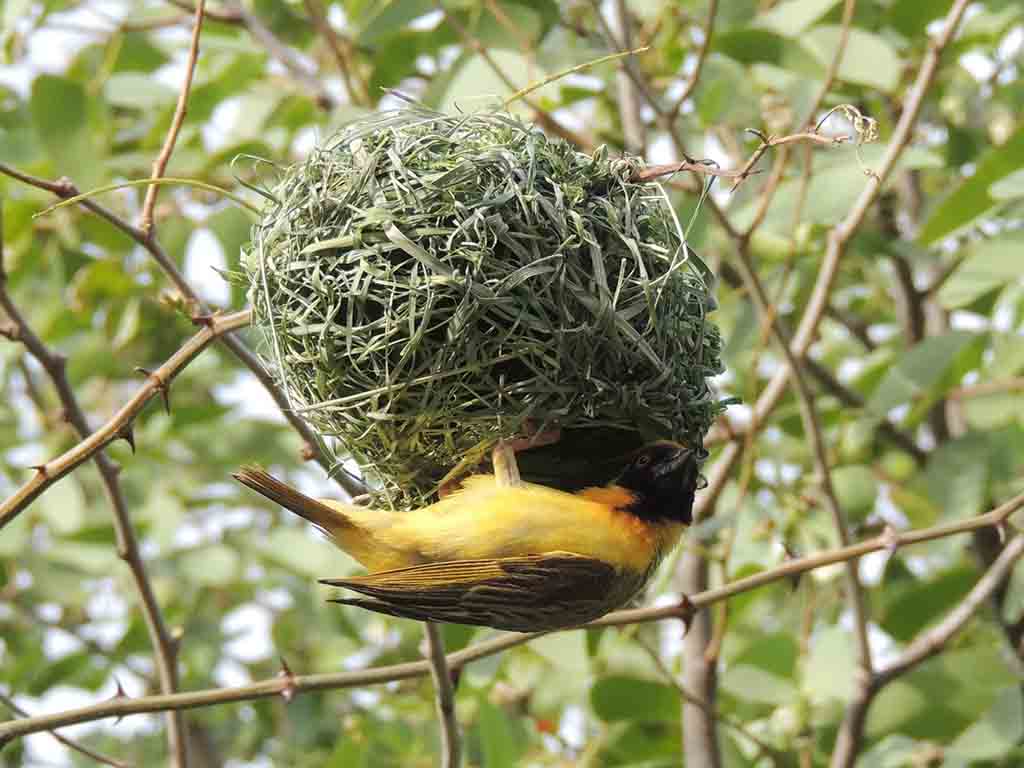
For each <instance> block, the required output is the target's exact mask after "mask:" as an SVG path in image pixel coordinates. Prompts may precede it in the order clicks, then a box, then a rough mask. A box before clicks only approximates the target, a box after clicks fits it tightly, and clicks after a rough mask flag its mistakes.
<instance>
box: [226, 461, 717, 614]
mask: <svg viewBox="0 0 1024 768" xmlns="http://www.w3.org/2000/svg"><path fill="white" fill-rule="evenodd" d="M705 456H706V453H704V451H703V450H702V449H698V450H696V451H695V450H691V449H689V448H686V447H684V446H682V445H679V444H677V443H671V442H658V443H653V444H651V445H647V446H645V447H643V448H641V449H639V450H638V451H636V452H634V453H633V454H631V455H629V456H628V457H626V458H625V459H624V464H623V465H621V467H620V468H619V470H618V472H617V473H616V474H615V475H614V477H613V478H612V479H611V481H610V482H609V483H608V484H607V485H604V486H601V487H593V488H586V489H584V490H582V491H579V492H578V493H566V492H564V491H559V490H555V489H553V488H548V487H546V486H543V485H535V484H531V483H524V482H521V481H519V478H518V470H517V469H516V465H515V458H514V457H513V456H511V454H505V455H503V454H502V453H501V452H500V451H496V452H495V461H494V464H495V475H474V476H472V477H469V478H467V479H466V480H465V481H464V482H463V485H462V488H461V489H460V490H457V491H455V492H454V493H452V494H450V495H448V496H446V497H445V498H443V499H442V500H440V501H438V502H437V503H435V504H431V505H430V506H427V507H423V508H421V509H417V510H413V511H411V512H393V511H388V510H381V509H367V508H365V507H358V506H353V505H349V504H343V503H340V502H337V501H331V500H329V499H322V500H317V499H313V498H310V497H309V496H306V495H304V494H302V493H300V492H299V491H297V490H295V489H294V488H291V487H290V486H288V485H286V484H284V483H282V482H281V481H279V480H277V479H275V478H273V477H271V476H270V475H268V474H267V473H266V472H264V471H262V470H261V469H258V468H254V467H245V468H243V469H242V470H241V471H240V472H238V473H237V474H236V475H235V478H236V479H237V480H239V481H240V482H241V483H243V484H245V485H247V486H248V487H250V488H252V489H253V490H255V491H258V492H259V493H261V494H263V495H264V496H266V497H267V498H268V499H270V500H271V501H274V502H276V503H277V504H280V505H281V506H283V507H285V508H287V509H289V510H291V511H292V512H294V513H296V514H297V515H300V516H301V517H304V518H305V519H306V520H309V521H310V522H311V523H313V524H314V525H316V526H317V527H318V528H320V529H321V530H322V531H323V532H324V533H325V534H326V535H327V536H328V537H329V538H330V539H331V541H332V542H334V544H335V545H337V546H338V547H339V548H341V549H343V550H344V551H345V552H347V553H348V554H349V555H351V556H352V557H354V558H355V559H356V560H358V561H359V562H360V563H362V564H363V565H364V566H365V567H366V568H367V569H368V570H369V571H370V573H369V574H368V575H366V576H354V577H352V578H347V579H321V583H324V584H329V585H331V586H337V587H345V588H346V589H350V590H353V591H356V592H359V593H362V594H363V595H366V596H367V597H365V598H356V599H339V600H334V601H333V602H338V603H343V604H347V605H358V606H361V607H363V608H367V609H370V610H372V611H378V612H380V613H386V614H390V615H392V616H402V617H406V618H411V619H418V620H420V621H437V622H455V623H458V624H477V625H482V626H488V627H495V628H498V629H508V630H514V631H518V632H533V631H538V630H549V629H558V628H562V627H570V626H577V625H580V624H585V623H586V622H588V621H591V620H593V619H596V618H598V617H599V616H602V615H603V614H605V613H607V612H608V611H610V610H613V609H615V608H618V607H620V606H622V605H624V604H625V603H627V602H628V601H629V600H630V599H631V598H632V597H633V596H634V595H636V593H637V592H638V591H639V590H640V589H641V588H642V587H643V585H644V584H645V583H646V582H647V579H648V578H649V577H650V575H651V574H652V573H653V572H654V569H655V568H656V567H657V565H658V563H659V562H660V561H661V559H662V557H663V556H664V555H665V554H667V553H668V552H669V551H670V550H671V549H672V548H673V547H674V546H675V545H676V543H677V542H678V541H679V537H680V535H681V534H682V531H683V528H684V526H686V525H687V524H689V523H690V520H691V510H692V507H693V497H694V492H695V491H696V489H697V484H698V481H699V479H700V471H699V470H700V461H701V460H702V459H703V458H704V457H705Z"/></svg>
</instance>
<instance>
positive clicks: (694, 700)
mask: <svg viewBox="0 0 1024 768" xmlns="http://www.w3.org/2000/svg"><path fill="white" fill-rule="evenodd" d="M638 643H639V644H640V647H641V648H642V649H643V650H644V652H645V653H646V654H647V656H648V658H649V659H650V660H651V663H652V664H654V666H655V667H656V668H657V670H658V672H660V673H661V676H662V677H664V678H665V680H666V681H667V682H668V684H669V685H671V686H672V687H673V688H675V689H676V692H677V693H678V694H679V697H680V698H682V699H683V700H685V701H687V702H689V703H690V704H693V705H694V706H696V707H700V708H701V709H703V710H704V712H705V713H706V714H707V715H708V717H712V718H714V719H715V720H717V721H718V722H720V723H722V724H723V725H726V726H728V727H729V728H731V729H732V730H734V731H736V733H738V734H739V735H740V736H741V737H742V738H744V739H747V740H748V741H749V742H751V743H752V744H754V745H755V746H756V747H757V748H758V749H759V750H760V751H761V753H762V754H763V755H765V756H767V757H768V758H769V759H770V760H771V761H772V764H773V765H779V764H781V763H783V762H784V759H785V754H784V753H783V752H782V751H781V750H779V749H777V748H776V747H773V746H772V745H771V744H769V743H768V742H767V741H765V740H764V739H761V738H760V737H758V736H757V735H756V734H754V733H751V731H750V729H749V728H747V726H746V725H745V724H744V723H743V722H741V721H740V720H737V719H736V718H734V717H730V716H729V715H727V714H725V713H724V712H720V711H718V710H716V709H713V708H712V707H711V706H710V705H709V704H708V703H707V702H706V701H704V700H703V699H701V698H700V697H699V696H696V695H694V694H693V693H691V692H690V691H688V690H687V689H686V685H685V684H684V683H683V681H682V680H680V679H679V678H678V677H677V676H676V674H675V673H674V672H673V671H672V670H671V669H669V668H668V665H667V664H666V663H665V662H664V660H663V659H662V658H661V655H660V654H659V653H658V652H657V651H656V650H655V649H654V648H652V647H651V646H650V645H648V644H647V643H646V642H644V641H643V640H638Z"/></svg>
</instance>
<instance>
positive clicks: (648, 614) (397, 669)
mask: <svg viewBox="0 0 1024 768" xmlns="http://www.w3.org/2000/svg"><path fill="white" fill-rule="evenodd" d="M1022 508H1024V494H1020V495H1018V496H1016V497H1014V498H1012V499H1010V500H1009V501H1007V502H1005V503H1003V504H1001V505H1000V506H998V507H996V508H995V509H993V510H991V511H989V512H986V513H985V514H983V515H978V516H977V517H972V518H969V519H967V520H960V521H958V522H955V523H947V524H945V525H937V526H933V527H931V528H923V529H919V530H910V531H904V532H903V533H897V532H895V531H893V530H891V529H890V530H886V531H885V532H883V533H882V534H881V535H879V536H876V537H873V538H871V539H867V540H866V541H862V542H860V543H857V544H853V545H851V546H849V547H840V548H837V549H832V550H826V551H824V552H818V553H816V554H814V555H809V556H807V557H803V558H799V559H794V560H787V561H786V562H784V563H781V564H780V565H777V566H775V567H774V568H769V569H767V570H764V571H761V572H760V573H755V574H752V575H751V576H747V577H745V578H742V579H736V580H735V581H732V582H729V583H728V584H723V585H721V586H718V587H713V588H711V589H707V590H704V591H702V592H700V593H698V594H694V595H691V596H690V597H689V599H687V600H684V601H682V602H681V603H679V604H677V605H667V606H658V607H656V608H634V609H630V610H624V611H615V612H614V613H610V614H608V615H607V616H604V617H603V618H600V619H598V620H597V621H594V622H591V623H590V624H589V625H587V626H591V627H611V626H624V625H629V624H638V623H642V622H651V621H660V620H662V619H675V620H679V619H682V618H687V617H692V616H693V613H694V611H696V610H699V609H702V608H707V607H708V606H710V605H714V604H715V603H718V602H721V601H722V600H727V599H729V598H731V597H735V596H736V595H739V594H743V593H744V592H749V591H750V590H753V589H757V588H759V587H763V586H766V585H768V584H773V583H775V582H777V581H781V580H783V579H786V578H790V577H792V576H795V575H797V574H800V573H805V572H807V571H812V570H815V569H817V568H822V567H825V566H827V565H834V564H835V563H842V562H846V561H847V560H851V559H853V558H858V557H863V556H864V555H867V554H869V553H871V552H879V551H883V550H888V551H895V550H897V549H900V548H902V547H906V546H910V545H913V544H919V543H921V542H925V541H934V540H936V539H943V538H946V537H948V536H955V535H958V534H962V533H969V532H971V531H977V530H980V529H982V528H989V527H992V526H1001V525H1004V524H1006V522H1007V520H1008V518H1009V517H1010V516H1011V515H1012V514H1013V513H1014V512H1016V511H1018V510H1019V509H1022ZM544 634H547V633H544V632H536V633H532V634H519V633H515V632H508V633H504V634H501V635H498V636H497V637H495V638H492V639H489V640H485V641H483V642H480V643H476V644H475V645H471V646H469V647H468V648H464V649H463V650H461V651H456V652H455V653H451V654H449V655H448V656H447V657H446V658H447V661H448V669H449V670H450V671H452V672H458V671H459V670H461V669H462V668H463V667H464V666H466V665H467V664H469V663H470V662H473V661H476V660H478V659H482V658H486V657H488V656H493V655H494V654H496V653H500V652H502V651H504V650H507V649H509V648H514V647H516V646H518V645H523V644H524V643H528V642H530V641H531V640H534V639H536V638H538V637H541V636H542V635H544ZM430 669H431V667H430V663H429V662H427V661H413V662H406V663H403V664H395V665H392V666H387V667H377V668H373V669H366V670H360V671H356V672H334V673H328V674H319V675H294V676H289V677H288V678H287V679H286V678H283V677H281V676H274V677H272V678H269V679H267V680H261V681H258V682H255V683H250V684H249V685H244V686H240V687H237V688H214V689H210V690H203V691H190V692H188V693H176V694H173V695H170V696H164V695H159V696H142V697H139V698H130V697H124V698H118V699H108V700H106V701H101V702H97V703H96V704H91V705H89V706H86V707H79V708H77V709H72V710H66V711H63V712H56V713H53V714H49V715H39V716H36V717H30V718H23V719H19V720H12V721H9V722H4V723H0V746H2V745H3V744H5V743H6V742H8V741H10V740H11V739H13V738H17V737H20V736H25V735H28V734H30V733H38V732H40V731H50V730H54V729H55V728H62V727H65V726H68V725H75V724H77V723H86V722H93V721H95V720H103V719H106V718H109V717H118V718H120V717H125V716H127V715H133V714H142V713H147V712H163V711H166V710H168V709H193V708H196V707H207V706H212V705H216V704H226V703H230V702H238V701H252V700H254V699H261V698H267V697H270V696H281V695H283V694H284V693H285V692H286V691H287V692H289V695H292V696H294V695H295V694H298V693H305V692H308V691H322V690H332V689H337V688H354V687H359V686H366V685H376V684H380V683H387V682H394V681H397V680H407V679H410V678H415V677H424V676H426V675H429V674H430Z"/></svg>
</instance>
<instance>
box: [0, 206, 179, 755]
mask: <svg viewBox="0 0 1024 768" xmlns="http://www.w3.org/2000/svg"><path fill="white" fill-rule="evenodd" d="M2 227H3V216H2V211H0V231H2ZM0 308H3V311H4V313H5V314H6V315H7V317H8V319H9V320H10V322H11V323H12V324H13V330H14V337H15V338H16V339H17V340H18V341H19V342H21V344H22V345H24V347H25V349H26V350H28V352H29V354H31V355H32V356H33V357H34V358H35V359H36V360H37V361H38V362H39V364H40V365H41V366H42V367H43V370H45V371H46V373H47V375H48V376H49V377H50V380H51V381H52V382H53V387H54V389H55V390H56V392H57V397H58V398H59V399H60V402H61V406H62V407H63V416H64V418H65V419H66V420H67V421H68V422H69V423H70V424H71V426H72V427H73V428H74V430H75V432H76V433H77V434H78V437H79V439H81V440H83V441H84V440H85V439H86V438H88V437H89V436H90V434H91V433H92V430H91V429H90V427H89V423H88V420H87V419H86V416H85V412H84V411H83V410H82V407H81V405H80V404H79V402H78V398H76V397H75V393H74V391H73V390H72V389H71V385H70V383H69V382H68V377H67V358H65V357H64V356H63V355H60V354H58V353H56V352H54V351H52V350H51V349H50V348H49V347H47V346H46V344H45V343H44V342H43V340H42V339H41V338H39V336H38V335H36V333H35V331H33V330H32V328H31V326H30V325H29V323H28V321H27V320H26V319H25V317H24V315H22V314H21V312H20V310H19V309H18V307H17V306H16V305H15V303H14V301H13V300H12V299H11V296H10V294H8V292H7V277H6V270H5V268H4V253H3V243H2V242H0ZM126 426H127V425H126ZM128 429H130V426H128ZM130 435H131V433H130V432H126V431H121V432H118V433H116V434H115V435H114V438H113V439H116V438H117V437H123V436H129V438H130ZM134 447H135V446H134V443H132V448H133V449H134ZM91 455H92V458H93V460H94V461H95V462H96V468H97V470H98V471H99V473H100V477H101V479H102V480H103V487H104V489H105V491H106V494H107V498H108V499H109V500H110V506H111V509H112V510H113V513H114V523H113V525H114V535H115V540H116V542H117V553H118V556H119V557H120V558H121V559H122V560H124V562H125V563H126V564H127V565H128V569H129V571H130V572H131V575H132V581H133V582H134V584H135V589H136V591H137V592H138V594H139V601H140V603H141V608H142V616H143V619H144V621H145V624H146V630H147V632H148V633H149V641H150V644H151V645H152V647H153V654H154V656H155V658H156V669H157V673H158V676H159V680H160V690H161V691H162V692H163V693H174V691H176V690H177V688H178V664H177V644H176V643H175V641H174V639H173V638H172V637H171V633H170V631H169V630H168V629H167V624H166V622H165V621H164V618H163V613H162V612H161V611H160V604H159V602H158V601H157V599H156V595H155V593H154V592H153V586H152V584H151V583H150V580H149V574H148V573H147V572H146V566H145V563H144V562H143V560H142V555H141V554H140V552H139V546H138V537H137V536H136V535H135V526H134V525H133V524H132V520H131V516H130V515H129V514H128V503H127V501H126V500H125V497H124V491H123V490H122V488H121V482H120V480H119V478H118V475H119V473H120V468H119V467H118V466H117V465H116V464H115V463H114V462H113V461H111V460H110V458H109V457H108V456H107V455H106V454H105V453H104V452H103V451H102V448H98V449H97V450H96V451H94V452H93V453H92V454H91ZM44 472H45V470H42V469H37V470H36V473H35V476H34V477H33V479H36V478H38V477H39V476H40V475H41V474H44ZM2 508H3V507H2V506H0V509H2ZM14 514H17V512H15V513H14ZM0 521H2V522H0V527H3V525H4V524H6V518H5V517H4V515H3V513H2V512H0ZM167 740H168V746H169V749H170V754H171V755H172V760H173V764H174V765H176V766H178V767H179V768H185V766H187V765H188V732H187V729H186V725H185V722H184V719H183V718H182V717H181V715H180V713H169V716H168V717H167Z"/></svg>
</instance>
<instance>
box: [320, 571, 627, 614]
mask: <svg viewBox="0 0 1024 768" xmlns="http://www.w3.org/2000/svg"><path fill="white" fill-rule="evenodd" d="M623 577H624V574H623V573H621V572H619V571H617V570H616V569H615V568H614V567H613V566H611V565H609V564H608V563H604V562H602V561H600V560H597V559H594V558H590V557H582V556H580V555H575V554H573V553H571V552H548V553H544V554H538V555H526V556H522V557H503V558H494V559H485V560H452V561H448V562H439V563H427V564H424V565H415V566H412V567H409V568H399V569H397V570H393V571H383V572H380V573H371V574H368V575H366V576H356V577H352V578H348V579H321V583H323V584H329V585H331V586H335V587H345V588H346V589H351V590H354V591H356V592H360V593H362V594H364V595H367V598H354V599H339V600H333V601H332V602H336V603H342V604H344V605H357V606H360V607H362V608H367V609H369V610H371V611H377V612H378V613H386V614H389V615H391V616H401V617H404V618H409V619H417V620H420V621H438V622H453V623H456V624H477V625H481V626H487V627H495V628H497V629H509V630H513V631H516V632H531V631H537V630H544V629H556V628H561V627H567V626H574V625H578V624H583V623H586V622H587V621H590V620H592V619H595V618H597V617H598V616H600V615H602V614H603V613H605V612H606V611H608V610H609V609H610V608H612V607H615V604H616V603H617V602H620V601H621V600H616V598H617V597H618V596H620V595H622V592H623V586H624V584H623ZM625 580H626V581H630V582H632V579H630V578H629V576H628V575H626V576H625ZM629 591H631V590H629ZM627 596H628V594H627V595H625V596H623V598H622V599H624V597H627Z"/></svg>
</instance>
